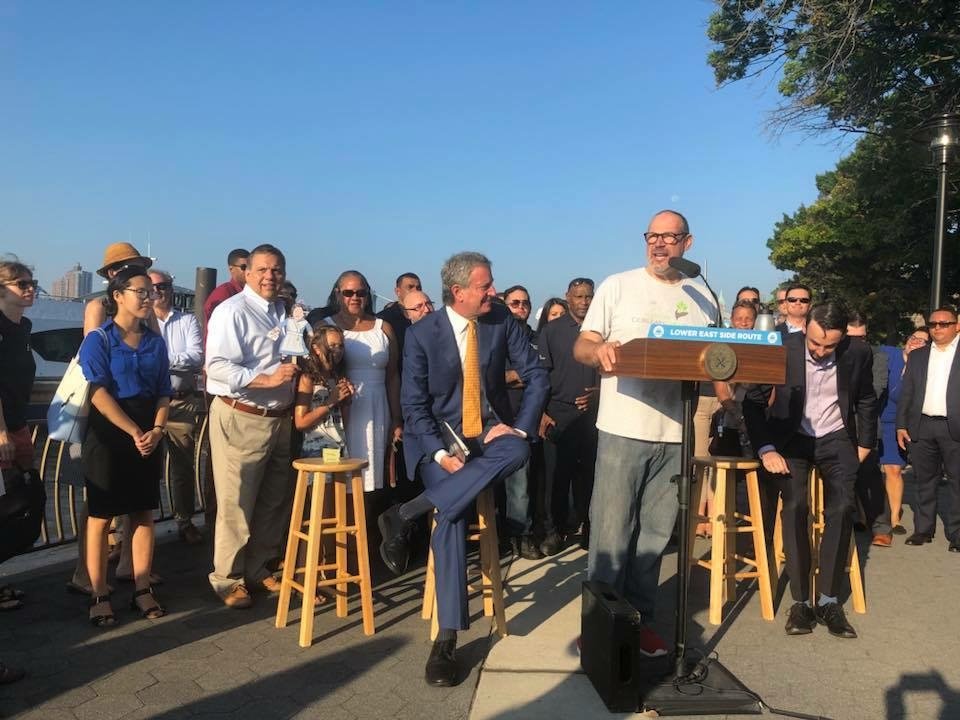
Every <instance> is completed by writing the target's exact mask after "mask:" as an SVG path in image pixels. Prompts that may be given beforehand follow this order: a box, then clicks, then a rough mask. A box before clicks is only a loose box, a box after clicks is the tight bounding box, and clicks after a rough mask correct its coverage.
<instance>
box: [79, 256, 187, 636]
mask: <svg viewBox="0 0 960 720" xmlns="http://www.w3.org/2000/svg"><path fill="white" fill-rule="evenodd" d="M153 297H154V291H153V285H152V284H151V282H150V278H149V277H148V276H147V273H146V271H145V270H144V269H143V268H141V267H136V266H131V267H128V268H125V269H123V270H121V271H120V272H118V273H117V274H116V275H114V276H113V278H111V280H110V283H109V285H108V286H107V296H106V300H105V306H106V309H107V315H108V316H110V317H111V319H109V320H107V321H106V322H105V323H104V324H103V325H102V326H101V328H100V329H99V330H100V331H94V332H91V333H89V334H88V335H87V336H86V337H85V338H84V340H83V344H82V345H81V346H80V365H81V367H82V368H83V374H84V376H85V377H86V378H87V380H88V381H89V382H90V383H91V387H90V391H91V392H90V419H89V424H88V427H87V436H86V438H85V439H84V441H83V472H84V477H85V481H86V488H87V505H88V509H89V517H88V519H87V571H88V572H89V573H90V583H91V585H92V587H93V595H92V597H91V603H90V622H91V623H93V624H94V625H95V626H97V627H105V626H108V625H113V624H114V623H115V622H116V621H115V618H114V616H113V610H112V608H111V606H110V599H109V595H108V592H107V581H106V575H107V531H108V530H109V527H110V519H111V518H112V517H113V516H115V515H124V514H127V515H129V516H130V520H131V527H132V532H131V546H132V551H133V574H134V582H135V584H136V590H135V592H134V595H133V599H132V600H131V603H130V606H131V609H134V610H138V611H139V612H140V613H141V614H142V615H143V616H144V617H146V618H150V619H153V618H158V617H162V616H163V615H164V614H165V611H164V609H163V608H162V607H161V606H160V605H159V603H157V601H156V598H155V597H154V595H153V590H152V588H151V587H150V566H151V564H152V562H153V544H154V535H153V512H154V510H155V509H156V508H157V507H158V506H159V505H160V480H161V476H162V474H163V459H162V454H161V453H159V452H157V449H158V446H159V444H160V440H161V438H162V437H163V430H164V426H165V425H166V422H167V410H168V405H169V403H170V396H171V395H172V394H173V390H172V388H171V387H170V365H169V361H168V359H167V349H166V345H165V344H164V342H163V338H162V337H161V336H160V335H158V334H157V333H155V332H154V331H153V330H151V329H150V328H148V327H147V325H146V322H147V320H148V318H149V316H150V315H151V314H152V313H153V309H152V305H151V303H152V301H153ZM101 331H102V332H101Z"/></svg>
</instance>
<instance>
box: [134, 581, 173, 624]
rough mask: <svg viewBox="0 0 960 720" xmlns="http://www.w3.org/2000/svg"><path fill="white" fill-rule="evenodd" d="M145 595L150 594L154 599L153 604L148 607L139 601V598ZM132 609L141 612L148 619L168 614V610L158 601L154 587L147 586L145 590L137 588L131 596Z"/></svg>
mask: <svg viewBox="0 0 960 720" xmlns="http://www.w3.org/2000/svg"><path fill="white" fill-rule="evenodd" d="M144 595H149V596H150V599H151V600H153V605H151V606H150V607H148V608H142V607H140V605H139V604H138V603H137V598H138V597H143V596H144ZM130 609H131V610H136V611H137V612H139V613H140V615H141V616H142V617H143V618H145V619H146V620H156V619H158V618H162V617H163V616H164V615H166V614H167V611H166V610H164V609H163V607H161V605H160V603H158V602H157V598H156V597H154V595H153V588H152V587H145V588H144V589H143V590H137V591H136V592H135V593H134V594H133V597H132V598H130Z"/></svg>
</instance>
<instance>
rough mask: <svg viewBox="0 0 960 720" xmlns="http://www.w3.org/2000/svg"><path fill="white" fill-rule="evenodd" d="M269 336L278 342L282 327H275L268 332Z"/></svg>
mask: <svg viewBox="0 0 960 720" xmlns="http://www.w3.org/2000/svg"><path fill="white" fill-rule="evenodd" d="M267 337H268V338H270V340H272V341H274V342H276V340H277V339H278V338H279V337H280V328H278V327H275V328H273V329H272V330H271V331H270V332H268V333H267Z"/></svg>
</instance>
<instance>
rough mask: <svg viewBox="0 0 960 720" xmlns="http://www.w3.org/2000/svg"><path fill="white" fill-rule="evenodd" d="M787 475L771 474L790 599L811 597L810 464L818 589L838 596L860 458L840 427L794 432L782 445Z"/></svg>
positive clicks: (851, 526)
mask: <svg viewBox="0 0 960 720" xmlns="http://www.w3.org/2000/svg"><path fill="white" fill-rule="evenodd" d="M782 454H783V456H784V458H785V459H786V461H787V466H788V467H789V468H790V473H789V474H787V475H771V476H770V477H771V478H772V479H774V480H775V481H776V482H777V483H778V485H779V488H780V494H781V496H782V497H783V512H782V513H781V520H782V523H783V550H784V553H785V554H786V556H787V562H786V569H787V575H788V576H789V577H790V594H791V595H792V596H793V599H794V601H795V602H800V601H804V600H810V599H811V598H810V539H809V537H810V536H809V516H810V489H809V482H810V467H811V465H813V466H815V467H816V468H817V469H818V470H819V471H820V476H821V477H822V478H823V515H824V527H823V536H822V537H821V540H820V579H819V587H820V592H822V593H823V594H824V595H832V596H835V595H837V592H838V589H839V588H840V587H841V583H842V580H843V574H844V567H845V565H846V558H847V553H848V552H849V550H850V535H851V533H852V530H853V512H854V508H855V504H854V500H855V494H854V486H855V485H856V481H857V469H858V467H859V465H860V462H859V460H858V458H857V450H856V447H855V446H854V444H853V442H852V441H851V440H850V436H849V435H847V433H846V431H845V430H840V431H838V432H835V433H831V434H830V435H825V436H824V437H821V438H811V437H808V436H806V435H800V434H797V435H795V436H794V437H793V439H792V440H790V442H789V443H788V444H787V446H786V447H785V448H784V451H783V453H782Z"/></svg>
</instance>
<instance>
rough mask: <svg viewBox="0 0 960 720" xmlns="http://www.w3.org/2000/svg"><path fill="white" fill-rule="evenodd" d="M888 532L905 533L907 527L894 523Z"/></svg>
mask: <svg viewBox="0 0 960 720" xmlns="http://www.w3.org/2000/svg"><path fill="white" fill-rule="evenodd" d="M890 532H891V533H892V534H894V535H906V534H907V529H906V528H905V527H904V526H903V525H894V526H893V530H891V531H890Z"/></svg>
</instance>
